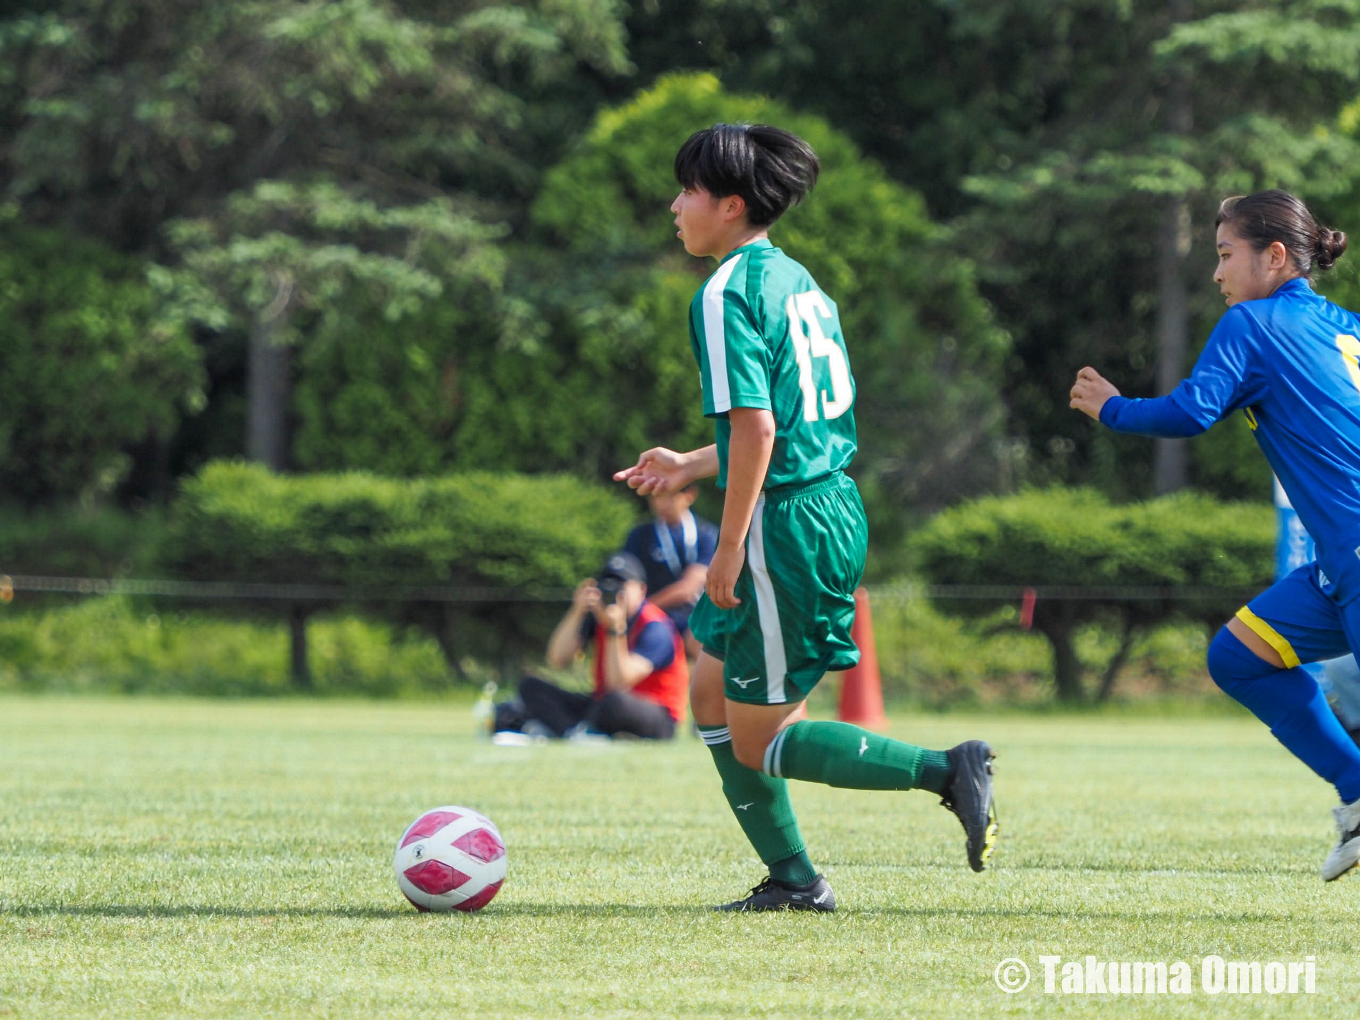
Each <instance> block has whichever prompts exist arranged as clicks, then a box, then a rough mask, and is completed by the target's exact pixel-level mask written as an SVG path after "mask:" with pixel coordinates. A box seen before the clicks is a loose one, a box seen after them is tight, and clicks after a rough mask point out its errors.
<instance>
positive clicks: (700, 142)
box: [675, 124, 821, 227]
mask: <svg viewBox="0 0 1360 1020" xmlns="http://www.w3.org/2000/svg"><path fill="white" fill-rule="evenodd" d="M820 169H821V166H820V164H819V163H818V162H817V154H816V153H815V152H813V151H812V146H810V145H808V143H807V142H805V141H803V140H802V139H801V138H799V137H798V136H797V135H795V134H792V133H791V132H788V131H784V130H781V129H780V128H777V127H770V126H769V125H768V124H714V125H713V126H712V127H711V128H704V129H703V130H702V131H696V132H694V134H692V135H690V136H689V139H688V140H687V141H686V142H685V144H684V145H682V146H680V151H679V152H677V153H676V154H675V179H676V180H677V181H678V182H679V183H680V186H681V187H682V188H693V187H696V186H697V187H700V188H703V189H704V190H705V191H707V192H708V193H709V194H710V195H713V196H714V197H715V198H726V197H727V196H729V195H740V196H741V197H742V198H743V199H744V200H745V202H746V219H747V222H749V223H750V224H751V225H752V226H755V227H768V226H769V225H770V224H771V223H773V222H774V221H775V220H777V219H779V217H780V216H782V215H784V213H785V211H786V210H787V209H788V208H789V206H791V205H797V204H798V202H799V201H801V200H802V198H803V196H804V195H806V194H807V193H808V192H809V191H811V190H812V186H813V185H814V184H816V183H817V173H818V171H819V170H820Z"/></svg>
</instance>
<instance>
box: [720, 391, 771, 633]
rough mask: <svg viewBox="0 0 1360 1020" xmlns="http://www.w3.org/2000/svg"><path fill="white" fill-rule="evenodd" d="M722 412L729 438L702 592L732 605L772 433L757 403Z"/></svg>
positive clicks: (722, 604)
mask: <svg viewBox="0 0 1360 1020" xmlns="http://www.w3.org/2000/svg"><path fill="white" fill-rule="evenodd" d="M728 418H729V420H730V421H731V423H732V439H731V442H730V444H729V445H728V448H727V498H726V499H725V500H724V501H723V516H722V527H721V529H720V530H719V532H718V551H717V552H716V553H714V554H713V562H712V563H710V564H709V565H708V577H707V579H706V581H705V587H706V589H707V591H708V597H709V598H710V599H712V600H713V604H714V605H715V606H717V607H718V608H719V609H732V608H734V607H735V606H736V605H737V604H738V603H739V602H740V601H741V599H739V598H737V596H736V588H737V577H738V576H739V575H740V574H741V568H742V565H743V564H744V563H745V562H746V533H747V532H748V531H749V530H750V527H751V514H752V513H753V512H754V511H755V508H756V500H757V499H758V498H759V497H760V490H761V488H762V487H763V486H764V485H765V473H766V471H768V470H769V467H770V454H771V453H772V452H773V450H774V433H775V426H774V415H772V414H771V413H770V412H769V411H767V410H765V409H763V408H754V407H734V408H732V410H731V411H729V412H728ZM715 449H716V448H715ZM715 457H716V454H715Z"/></svg>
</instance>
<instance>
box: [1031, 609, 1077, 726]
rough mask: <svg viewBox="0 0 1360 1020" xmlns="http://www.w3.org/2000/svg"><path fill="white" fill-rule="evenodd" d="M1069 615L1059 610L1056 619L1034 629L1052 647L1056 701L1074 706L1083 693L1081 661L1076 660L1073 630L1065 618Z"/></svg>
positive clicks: (1064, 610)
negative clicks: (1041, 633) (1040, 631)
mask: <svg viewBox="0 0 1360 1020" xmlns="http://www.w3.org/2000/svg"><path fill="white" fill-rule="evenodd" d="M1069 615H1070V614H1069V613H1068V612H1067V611H1066V609H1065V608H1064V609H1063V610H1060V612H1059V618H1058V619H1051V618H1050V619H1048V620H1046V621H1045V622H1044V624H1043V625H1042V627H1039V626H1038V625H1037V624H1036V628H1037V629H1039V630H1042V632H1043V635H1044V637H1046V638H1048V643H1049V644H1050V645H1052V646H1053V689H1054V691H1055V692H1056V693H1057V695H1058V700H1059V701H1062V702H1067V703H1068V704H1074V703H1076V702H1079V701H1081V700H1082V697H1083V695H1084V694H1085V692H1084V691H1083V690H1082V685H1081V672H1082V670H1081V660H1080V659H1078V658H1077V650H1076V648H1075V647H1074V646H1073V644H1072V632H1073V630H1074V629H1075V628H1074V627H1073V626H1072V623H1071V621H1070V620H1069V619H1068V618H1067V617H1068V616H1069Z"/></svg>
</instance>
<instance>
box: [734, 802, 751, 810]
mask: <svg viewBox="0 0 1360 1020" xmlns="http://www.w3.org/2000/svg"><path fill="white" fill-rule="evenodd" d="M753 804H755V801H753V800H748V801H747V802H746V803H745V804H738V805H737V810H738V811H745V810H746V809H747V808H748V807H751V806H752V805H753Z"/></svg>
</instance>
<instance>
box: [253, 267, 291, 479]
mask: <svg viewBox="0 0 1360 1020" xmlns="http://www.w3.org/2000/svg"><path fill="white" fill-rule="evenodd" d="M292 292H293V287H292V284H291V283H289V282H287V281H279V283H278V293H277V294H276V295H275V298H274V301H273V302H271V304H270V305H269V307H267V308H262V309H260V310H259V312H258V313H257V314H256V316H255V321H254V322H253V323H252V324H251V328H250V350H249V355H248V361H247V365H246V456H247V457H249V458H250V459H251V460H255V461H259V462H260V463H262V464H264V465H266V466H267V467H268V468H269V469H270V470H271V471H283V470H285V469H286V468H287V467H288V399H289V393H290V389H291V385H290V380H289V372H290V370H291V364H292V356H291V355H292V351H291V350H290V349H289V348H288V347H287V346H285V345H284V344H280V343H278V342H277V333H278V324H279V322H280V321H281V319H282V316H283V314H284V311H285V309H286V308H287V307H288V302H289V299H290V298H291V296H292Z"/></svg>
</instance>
